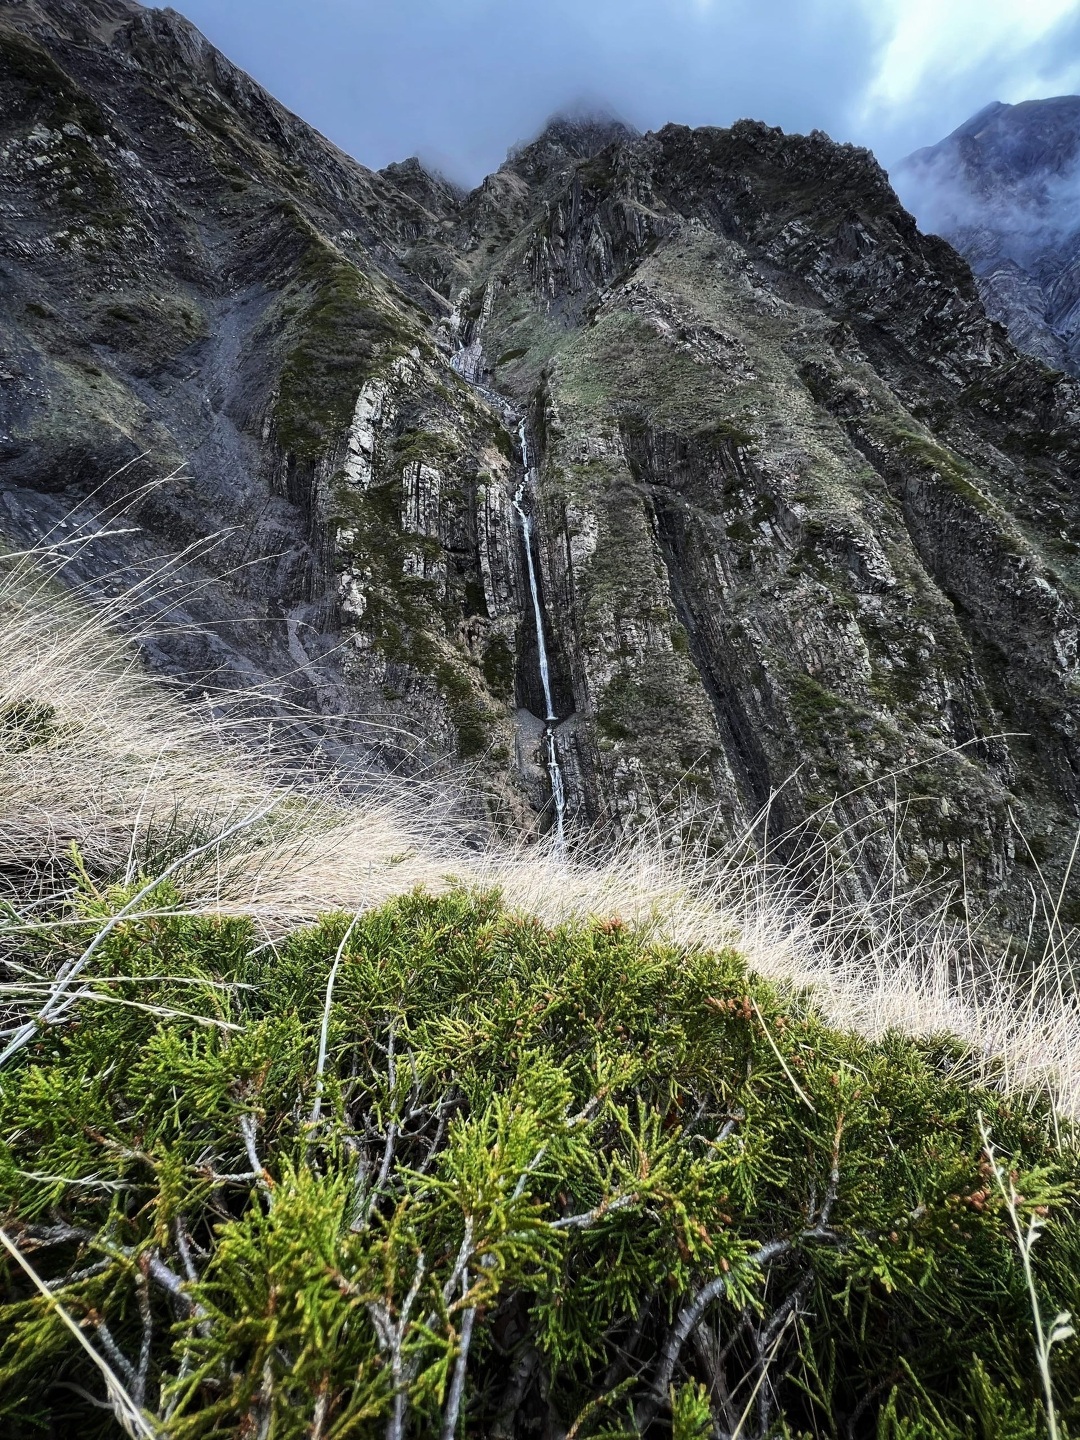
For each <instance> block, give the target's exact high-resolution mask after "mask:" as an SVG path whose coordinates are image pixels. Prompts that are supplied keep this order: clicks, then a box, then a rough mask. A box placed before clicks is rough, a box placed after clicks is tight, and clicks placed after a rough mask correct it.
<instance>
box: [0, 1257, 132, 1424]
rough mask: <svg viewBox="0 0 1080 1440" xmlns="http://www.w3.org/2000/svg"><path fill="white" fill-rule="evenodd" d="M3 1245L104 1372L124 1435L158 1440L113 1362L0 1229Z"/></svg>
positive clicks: (106, 1389)
mask: <svg viewBox="0 0 1080 1440" xmlns="http://www.w3.org/2000/svg"><path fill="white" fill-rule="evenodd" d="M0 1245H3V1247H4V1249H5V1250H6V1251H7V1252H8V1254H9V1255H11V1257H12V1259H13V1260H14V1261H15V1262H16V1264H17V1265H19V1267H20V1268H21V1269H22V1270H24V1271H25V1272H26V1274H27V1275H28V1276H29V1277H30V1279H31V1281H32V1282H33V1284H34V1288H35V1289H36V1290H37V1291H38V1293H39V1294H40V1295H42V1296H43V1297H44V1299H45V1300H46V1301H47V1302H48V1303H49V1305H50V1306H51V1307H52V1308H53V1310H55V1312H56V1314H57V1315H58V1316H59V1317H60V1319H61V1320H62V1321H63V1323H64V1324H65V1325H66V1327H67V1328H68V1329H69V1330H70V1331H71V1333H72V1335H74V1336H75V1339H76V1340H77V1341H78V1342H79V1344H80V1345H81V1346H82V1348H83V1349H84V1350H85V1351H86V1353H87V1355H89V1357H90V1359H91V1360H92V1361H93V1362H94V1364H95V1365H96V1366H97V1368H98V1370H99V1371H100V1372H101V1374H102V1376H103V1378H104V1380H105V1393H106V1394H107V1395H108V1397H109V1404H110V1406H111V1408H112V1412H113V1414H114V1415H115V1416H116V1420H117V1423H118V1424H119V1425H120V1426H121V1427H122V1429H123V1431H124V1433H125V1434H126V1435H129V1436H131V1440H158V1430H157V1427H156V1426H155V1425H154V1424H153V1423H152V1422H151V1421H150V1419H149V1418H148V1417H147V1416H146V1414H145V1413H144V1412H143V1410H142V1409H141V1408H140V1407H139V1406H138V1405H136V1403H135V1401H134V1399H133V1397H132V1396H131V1395H130V1394H129V1393H128V1391H127V1390H126V1389H125V1388H124V1386H123V1384H121V1382H120V1380H119V1378H118V1376H117V1374H116V1372H115V1370H113V1368H112V1366H111V1365H110V1364H109V1362H108V1361H107V1360H106V1359H105V1358H104V1356H103V1355H100V1354H99V1353H98V1351H97V1350H95V1349H94V1347H93V1345H91V1344H90V1341H89V1340H88V1339H87V1338H86V1336H85V1335H84V1334H83V1332H82V1330H81V1329H80V1328H79V1326H78V1325H77V1324H76V1323H75V1321H74V1320H73V1319H72V1318H71V1316H70V1315H69V1314H68V1312H67V1310H65V1308H64V1307H63V1305H61V1303H60V1301H59V1300H58V1299H57V1298H56V1296H55V1295H54V1294H53V1293H52V1291H51V1290H50V1289H49V1288H48V1286H47V1285H46V1284H45V1282H44V1281H43V1280H42V1278H41V1276H40V1275H39V1274H38V1273H37V1271H36V1270H35V1269H34V1267H33V1266H32V1265H31V1264H30V1263H29V1261H28V1260H27V1259H26V1258H25V1257H24V1256H23V1254H22V1252H21V1251H20V1250H19V1248H18V1246H17V1245H16V1244H15V1243H14V1242H13V1241H12V1240H11V1238H10V1237H9V1236H8V1234H7V1232H6V1231H5V1230H3V1229H0ZM110 1338H111V1337H110Z"/></svg>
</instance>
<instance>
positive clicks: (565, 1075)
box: [0, 882, 1080, 1440]
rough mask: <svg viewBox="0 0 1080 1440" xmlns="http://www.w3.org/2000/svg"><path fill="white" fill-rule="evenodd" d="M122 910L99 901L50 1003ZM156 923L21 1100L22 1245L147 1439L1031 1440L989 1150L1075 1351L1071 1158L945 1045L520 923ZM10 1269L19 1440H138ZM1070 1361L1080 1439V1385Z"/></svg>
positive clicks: (1012, 1244)
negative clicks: (143, 1418)
mask: <svg viewBox="0 0 1080 1440" xmlns="http://www.w3.org/2000/svg"><path fill="white" fill-rule="evenodd" d="M137 888H138V887H136V889H137ZM134 893H135V892H134V891H120V890H115V891H112V892H109V893H107V894H102V893H98V892H96V891H94V890H93V889H92V888H91V887H90V885H89V882H84V883H83V889H82V897H81V900H80V902H79V905H80V908H79V911H78V913H77V914H76V915H75V916H72V917H70V918H71V919H72V920H74V921H76V922H77V923H74V924H71V925H68V926H66V927H65V928H63V929H59V930H53V931H50V932H47V933H48V936H49V938H48V941H47V943H46V942H45V941H43V940H40V939H39V940H36V941H31V940H26V939H25V938H24V939H21V940H19V954H18V958H21V961H22V962H23V963H26V962H30V961H32V962H33V964H32V967H28V970H27V971H24V972H23V974H24V975H25V974H27V973H30V969H31V968H32V970H33V973H37V974H40V973H41V971H42V969H43V968H44V969H45V970H46V971H47V972H55V971H56V970H58V969H59V967H61V966H62V965H63V964H64V963H65V962H66V961H70V960H72V959H78V957H79V956H80V955H81V954H83V953H84V951H85V948H86V946H87V943H88V941H89V940H90V939H92V938H93V937H94V936H95V935H100V934H101V929H102V925H103V922H104V921H106V920H107V918H108V917H110V916H115V915H116V912H117V910H118V909H119V908H120V907H121V906H122V905H123V904H124V903H126V902H127V901H129V900H130V899H131V897H132V895H133V894H134ZM150 900H151V902H152V903H151V904H150V905H146V904H145V903H144V907H143V908H144V910H146V911H148V913H145V914H140V915H134V916H132V917H131V918H128V919H124V920H123V921H121V922H120V923H117V924H115V925H114V927H113V928H112V929H111V930H110V931H109V933H108V934H107V935H105V936H104V937H103V938H101V940H100V943H99V944H98V946H97V948H96V949H95V951H94V954H93V957H92V960H91V961H90V962H89V963H88V965H87V967H86V968H85V969H84V970H82V971H81V972H80V973H79V976H78V991H79V1000H78V1003H77V1005H75V1006H73V1007H72V1008H71V1009H70V1010H68V1011H67V1012H66V1014H65V1015H63V1017H62V1019H60V1020H58V1022H57V1023H56V1024H54V1025H52V1026H51V1027H49V1028H47V1029H42V1030H41V1031H40V1032H39V1033H38V1035H37V1036H36V1038H35V1039H34V1041H33V1043H32V1044H31V1045H29V1046H27V1047H26V1048H25V1049H24V1050H22V1051H21V1052H20V1053H19V1054H18V1055H17V1056H16V1057H15V1058H14V1059H13V1061H12V1063H11V1064H9V1066H8V1068H7V1069H6V1070H5V1071H3V1072H2V1073H0V1082H2V1085H0V1135H2V1136H3V1137H4V1139H3V1144H2V1147H0V1207H2V1211H3V1213H4V1220H3V1224H4V1229H5V1231H6V1233H7V1234H8V1235H9V1237H10V1238H11V1239H12V1240H13V1241H14V1243H15V1244H16V1245H17V1246H18V1248H19V1250H20V1252H21V1254H22V1255H23V1256H24V1257H25V1258H26V1260H27V1261H29V1263H30V1264H31V1265H32V1266H33V1268H34V1269H35V1270H36V1272H37V1274H38V1276H39V1277H40V1278H41V1280H42V1281H44V1282H45V1283H46V1284H47V1285H48V1286H49V1287H51V1294H52V1296H53V1297H54V1300H55V1301H59V1302H60V1304H61V1305H62V1306H63V1307H64V1309H65V1310H66V1312H67V1314H68V1316H69V1317H71V1318H73V1319H74V1320H75V1321H76V1322H77V1323H78V1324H79V1325H80V1326H81V1327H82V1329H83V1333H84V1335H85V1336H86V1337H87V1339H88V1340H89V1341H90V1342H91V1344H92V1345H93V1346H94V1347H95V1349H96V1350H97V1352H98V1353H99V1354H100V1355H101V1356H102V1357H103V1358H104V1359H105V1360H106V1361H107V1362H108V1364H109V1365H110V1366H111V1367H112V1369H113V1371H114V1372H115V1374H116V1376H117V1377H118V1379H119V1380H120V1381H121V1382H122V1384H123V1385H124V1387H125V1389H126V1390H127V1391H128V1393H129V1394H130V1395H131V1396H132V1398H133V1399H134V1401H135V1403H136V1404H137V1405H138V1406H140V1407H142V1409H143V1411H144V1412H145V1414H146V1415H147V1417H148V1421H149V1423H150V1424H151V1425H152V1426H153V1428H154V1430H155V1432H156V1433H160V1434H162V1435H166V1436H168V1437H169V1440H202V1437H211V1436H214V1437H219V1436H238V1437H240V1436H245V1437H246V1436H251V1437H255V1436H260V1437H265V1436H273V1437H275V1440H291V1437H301V1436H303V1437H325V1440H328V1437H334V1440H338V1437H344V1436H380V1437H381V1436H389V1437H395V1436H396V1437H402V1436H404V1435H406V1434H411V1435H413V1436H428V1435H430V1436H443V1437H447V1440H449V1437H452V1436H454V1435H475V1436H492V1437H496V1436H505V1437H509V1436H515V1437H526V1436H536V1437H541V1436H545V1437H547V1436H561V1437H569V1436H574V1437H578V1436H581V1437H584V1436H606V1437H615V1436H627V1437H630V1436H636V1435H642V1434H648V1435H650V1436H664V1435H671V1436H674V1437H676V1440H691V1437H707V1436H728V1437H731V1436H733V1435H735V1434H739V1435H740V1436H742V1437H750V1436H761V1437H764V1436H765V1435H776V1436H791V1437H795V1436H810V1435H813V1436H836V1437H841V1436H844V1437H847V1436H876V1437H880V1440H921V1437H932V1436H934V1437H937V1436H941V1437H947V1440H953V1437H955V1440H968V1437H970V1440H1021V1437H1035V1436H1041V1435H1043V1434H1045V1433H1046V1416H1045V1414H1044V1411H1043V1408H1042V1390H1041V1388H1040V1381H1039V1371H1038V1363H1037V1357H1036V1352H1035V1346H1034V1341H1033V1318H1032V1313H1031V1305H1030V1298H1029V1292H1028V1288H1027V1279H1026V1277H1025V1270H1024V1265H1023V1264H1022V1256H1021V1254H1020V1253H1019V1251H1018V1247H1017V1231H1016V1229H1015V1227H1014V1224H1013V1217H1012V1216H1010V1214H1009V1213H1008V1195H1007V1193H1006V1190H1004V1189H1003V1188H1002V1186H1001V1185H999V1184H996V1183H995V1174H994V1169H993V1165H992V1163H991V1157H990V1155H988V1153H987V1148H986V1141H985V1139H984V1136H983V1130H982V1127H983V1126H985V1130H986V1133H987V1134H988V1135H989V1136H990V1137H992V1143H993V1147H994V1154H995V1155H996V1157H997V1161H998V1164H999V1166H1004V1167H1007V1171H1003V1172H1002V1173H1007V1174H1008V1176H1009V1185H1010V1186H1011V1190H1010V1191H1009V1194H1015V1195H1017V1196H1018V1197H1020V1198H1019V1199H1017V1200H1016V1202H1015V1208H1016V1210H1017V1213H1018V1216H1019V1218H1020V1219H1021V1220H1022V1221H1023V1223H1024V1224H1025V1225H1026V1223H1027V1220H1028V1219H1029V1218H1031V1217H1035V1218H1036V1219H1037V1220H1038V1221H1040V1222H1044V1223H1043V1225H1042V1238H1041V1239H1040V1242H1039V1245H1038V1246H1037V1247H1034V1250H1033V1252H1032V1255H1031V1263H1032V1265H1033V1267H1034V1269H1033V1283H1034V1284H1035V1285H1036V1287H1037V1289H1038V1293H1039V1294H1040V1295H1041V1296H1042V1297H1043V1300H1044V1302H1045V1303H1044V1307H1043V1308H1044V1313H1046V1314H1051V1315H1052V1314H1054V1313H1056V1312H1057V1311H1060V1310H1063V1309H1068V1308H1072V1309H1073V1310H1074V1311H1075V1310H1077V1309H1080V1263H1078V1262H1080V1227H1078V1226H1077V1211H1076V1200H1075V1193H1076V1192H1075V1185H1076V1179H1077V1174H1078V1165H1077V1160H1076V1156H1075V1153H1074V1151H1073V1149H1072V1142H1071V1137H1069V1136H1064V1137H1063V1136H1061V1135H1060V1134H1059V1133H1058V1131H1057V1130H1056V1128H1055V1126H1054V1123H1053V1117H1052V1116H1051V1114H1050V1113H1049V1111H1048V1109H1047V1107H1046V1106H1044V1105H1043V1104H1042V1103H1041V1102H1039V1101H1038V1100H1037V1099H1035V1100H1031V1101H1030V1102H1025V1103H1020V1102H1018V1101H1017V1100H1015V1099H1009V1098H1005V1097H1003V1096H1002V1095H1001V1094H998V1093H996V1092H990V1091H980V1090H976V1089H974V1088H972V1087H971V1086H969V1085H967V1084H965V1083H964V1082H963V1080H962V1079H961V1078H960V1075H959V1070H958V1062H959V1060H960V1058H961V1057H960V1056H959V1054H958V1052H957V1050H956V1048H955V1047H954V1046H952V1045H950V1044H949V1043H948V1042H941V1043H940V1044H937V1045H927V1044H924V1043H919V1042H916V1041H913V1040H909V1039H905V1038H902V1037H899V1036H896V1035H889V1036H886V1037H884V1038H882V1039H880V1040H878V1041H868V1040H866V1039H861V1038H858V1037H855V1036H852V1035H847V1034H842V1033H839V1032H837V1031H836V1030H834V1029H830V1028H829V1027H828V1026H827V1025H826V1024H825V1023H824V1022H823V1021H822V1020H821V1019H820V1018H819V1017H818V1015H817V1014H816V1013H815V1011H814V1009H813V1006H812V1004H810V1003H809V1001H807V1000H806V999H805V998H803V997H799V996H792V995H781V994H780V993H778V992H777V991H776V990H775V989H773V988H772V987H770V986H768V985H766V984H764V983H762V982H760V981H759V980H757V979H755V978H754V977H753V976H752V975H750V974H749V973H748V972H747V970H746V968H745V966H744V964H743V962H742V960H741V959H740V957H739V956H738V955H737V954H736V953H734V952H733V951H723V952H719V953H698V952H690V953H687V952H685V951H679V950H677V949H675V948H672V947H668V946H665V945H661V944H658V943H655V942H653V941H652V940H650V939H649V938H648V936H646V935H644V934H642V933H640V932H635V931H634V930H632V929H630V928H629V927H626V926H624V925H622V924H620V923H619V922H617V921H607V922H595V923H593V924H591V925H589V926H587V927H580V926H579V927H565V928H560V929H556V930H548V929H545V928H544V927H542V926H541V925H540V924H539V923H538V922H536V921H534V920H531V919H528V918H523V917H521V916H519V915H516V914H513V913H510V912H508V911H507V910H506V909H504V907H503V906H502V904H501V902H500V899H499V897H498V896H497V895H495V894H479V895H478V894H472V893H467V892H465V891H457V892H453V893H451V894H449V895H447V896H443V897H440V898H432V897H430V896H428V895H425V894H421V893H417V894H414V895H411V896H408V897H406V898H403V899H400V900H397V901H395V902H393V903H392V904H390V905H388V906H386V907H385V908H383V909H381V910H378V911H376V912H373V913H369V914H366V915H363V916H361V917H359V918H357V917H349V916H347V915H336V916H330V917H328V918H326V919H325V920H324V921H323V922H322V923H321V924H319V925H318V926H316V927H314V928H310V929H306V930H303V931H300V932H298V933H295V934H292V935H290V936H289V937H287V938H284V939H273V940H271V939H267V938H266V937H265V936H264V935H262V934H260V933H259V932H258V931H257V930H256V928H255V926H254V925H253V924H252V923H251V922H249V921H247V920H244V919H228V918H220V917H215V918H197V917H191V916H184V915H181V914H178V913H169V912H170V911H175V910H176V909H177V908H178V904H179V900H180V897H179V895H178V894H177V893H175V892H173V891H170V890H169V889H168V888H167V887H166V886H165V885H162V886H160V887H159V888H158V890H157V892H155V893H154V894H153V895H152V896H151V897H150ZM13 934H16V935H17V932H16V931H15V929H14V927H13ZM11 963H14V961H12V962H11ZM5 1266H6V1268H5V1271H4V1273H5V1276H6V1292H5V1304H4V1305H3V1308H2V1310H0V1396H2V1399H0V1417H2V1428H3V1431H4V1433H5V1434H6V1435H9V1436H11V1437H12V1440H29V1437H31V1436H39V1435H44V1434H50V1435H56V1436H76V1435H77V1436H79V1437H86V1440H93V1437H95V1436H102V1437H104V1436H108V1435H115V1434H116V1433H118V1431H117V1419H116V1412H115V1410H110V1409H109V1408H107V1407H105V1408H103V1406H102V1403H101V1402H102V1400H103V1398H104V1397H103V1390H104V1387H103V1384H102V1379H101V1375H100V1373H99V1369H98V1368H96V1367H95V1365H94V1364H93V1363H92V1361H91V1359H90V1358H89V1356H88V1355H87V1353H86V1351H85V1348H80V1347H79V1346H78V1345H77V1343H76V1341H75V1339H74V1337H73V1335H72V1333H71V1329H70V1327H69V1326H68V1325H67V1324H65V1321H64V1318H63V1315H62V1314H61V1313H60V1312H59V1310H58V1308H57V1306H56V1304H55V1303H54V1300H50V1299H48V1298H46V1297H45V1296H44V1295H43V1294H42V1293H41V1291H40V1289H37V1288H35V1287H34V1286H33V1284H32V1283H31V1281H30V1279H29V1278H28V1276H27V1274H26V1273H25V1272H24V1271H23V1269H21V1268H20V1267H18V1266H17V1265H16V1264H15V1263H14V1261H9V1260H7V1257H5ZM1053 1358H1054V1366H1055V1374H1056V1383H1057V1387H1058V1396H1057V1398H1058V1422H1059V1433H1061V1434H1063V1435H1064V1434H1068V1433H1077V1431H1078V1430H1080V1399H1078V1398H1076V1397H1078V1396H1080V1346H1078V1344H1077V1342H1076V1340H1075V1339H1072V1338H1065V1339H1064V1340H1063V1341H1062V1343H1060V1344H1058V1345H1057V1346H1056V1347H1055V1350H1054V1357H1053Z"/></svg>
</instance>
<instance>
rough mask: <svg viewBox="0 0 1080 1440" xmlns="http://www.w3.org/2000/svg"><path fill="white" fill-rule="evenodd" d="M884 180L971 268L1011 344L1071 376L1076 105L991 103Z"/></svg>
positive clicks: (1079, 282) (1077, 219) (1079, 276)
mask: <svg viewBox="0 0 1080 1440" xmlns="http://www.w3.org/2000/svg"><path fill="white" fill-rule="evenodd" d="M892 179H893V182H894V183H895V185H896V187H897V189H898V191H899V193H900V195H901V197H902V198H903V200H904V203H905V204H906V205H907V206H908V207H909V208H910V209H911V210H912V211H913V212H914V213H915V214H916V215H917V216H918V219H919V223H920V224H921V225H922V226H923V228H924V229H926V230H932V231H933V232H934V233H935V234H938V235H944V236H945V238H946V239H947V240H949V241H950V242H951V243H952V244H953V245H955V246H956V248H957V249H958V250H959V251H960V253H961V254H962V255H964V256H965V258H966V259H967V260H968V261H969V262H970V264H971V268H972V269H973V270H974V272H975V275H976V279H977V283H978V286H979V293H980V295H981V296H982V299H983V303H984V304H985V306H986V310H987V313H988V314H989V315H990V316H991V317H992V318H993V319H995V320H998V321H1000V322H1001V324H1002V325H1004V326H1005V327H1006V329H1007V330H1008V332H1009V335H1010V337H1011V339H1012V341H1013V344H1014V345H1016V346H1017V348H1018V349H1020V350H1023V351H1025V352H1026V353H1027V354H1029V355H1034V356H1035V357H1036V358H1037V359H1039V360H1042V361H1043V363H1044V364H1046V365H1049V366H1051V367H1053V368H1055V369H1059V370H1065V371H1067V372H1069V373H1070V374H1073V375H1077V374H1080V203H1078V202H1080V96H1077V95H1060V96H1057V97H1056V98H1055V99H1051V100H1029V101H1026V102H1024V103H1023V104H1020V105H1003V104H1001V102H1000V101H995V102H994V104H992V105H988V106H987V107H986V108H985V109H984V110H980V111H979V113H978V114H977V115H974V116H972V118H971V119H970V120H968V121H966V122H965V123H964V124H963V125H961V126H960V127H959V129H957V130H954V131H953V133H952V134H951V135H949V136H947V137H946V138H945V139H944V140H942V141H940V142H939V143H938V144H937V145H930V146H927V147H926V148H925V149H923V150H917V151H915V153H914V154H913V155H909V156H908V157H907V158H906V159H905V160H902V161H900V163H899V164H898V165H896V166H895V167H894V169H893V171H892Z"/></svg>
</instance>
